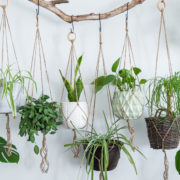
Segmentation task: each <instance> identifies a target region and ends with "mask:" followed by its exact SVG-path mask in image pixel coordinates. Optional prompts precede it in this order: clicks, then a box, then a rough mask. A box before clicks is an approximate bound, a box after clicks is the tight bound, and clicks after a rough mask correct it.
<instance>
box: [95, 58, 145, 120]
mask: <svg viewBox="0 0 180 180" xmlns="http://www.w3.org/2000/svg"><path fill="white" fill-rule="evenodd" d="M119 63H120V58H119V59H118V60H116V61H115V63H114V64H113V65H112V73H113V74H110V75H107V76H100V77H98V78H97V79H96V80H95V81H94V82H93V84H94V85H95V91H96V93H97V92H98V91H100V90H101V89H102V88H103V87H104V86H106V85H108V84H112V85H113V86H115V92H114V96H113V100H112V109H113V112H114V114H115V115H116V116H117V117H118V118H119V119H125V120H130V119H138V118H140V117H141V116H142V114H143V111H144V98H143V95H142V92H141V89H140V86H141V85H143V84H145V83H146V79H141V80H140V81H139V80H138V75H139V74H140V73H141V69H139V68H137V67H132V68H131V69H125V68H124V69H120V70H118V67H119Z"/></svg>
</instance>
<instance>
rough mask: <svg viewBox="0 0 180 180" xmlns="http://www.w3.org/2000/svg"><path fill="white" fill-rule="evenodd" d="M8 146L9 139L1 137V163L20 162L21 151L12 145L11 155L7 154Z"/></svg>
mask: <svg viewBox="0 0 180 180" xmlns="http://www.w3.org/2000/svg"><path fill="white" fill-rule="evenodd" d="M7 152H8V146H7V141H6V140H5V139H4V138H2V137H0V162H1V163H18V162H19V153H18V152H17V148H16V146H15V145H12V151H11V156H8V155H7Z"/></svg>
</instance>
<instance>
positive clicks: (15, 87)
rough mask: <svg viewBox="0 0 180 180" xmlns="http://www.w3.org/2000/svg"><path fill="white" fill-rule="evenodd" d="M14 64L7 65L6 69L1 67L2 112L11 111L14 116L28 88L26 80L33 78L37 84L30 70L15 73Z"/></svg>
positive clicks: (0, 103) (0, 106) (0, 107)
mask: <svg viewBox="0 0 180 180" xmlns="http://www.w3.org/2000/svg"><path fill="white" fill-rule="evenodd" d="M11 67H12V66H7V68H6V70H5V71H3V70H2V69H0V78H1V80H0V93H1V100H0V112H1V113H10V112H12V114H13V117H14V118H15V117H16V109H17V108H18V107H19V106H20V105H21V103H22V102H21V93H22V92H25V94H26V96H28V95H27V90H26V88H25V81H26V80H31V81H32V82H33V83H34V85H35V86H36V83H35V81H34V80H33V78H32V75H31V73H30V72H27V74H23V72H20V71H17V72H15V73H14V71H13V69H12V68H11Z"/></svg>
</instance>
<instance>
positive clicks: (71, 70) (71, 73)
mask: <svg viewBox="0 0 180 180" xmlns="http://www.w3.org/2000/svg"><path fill="white" fill-rule="evenodd" d="M71 19H72V29H71V31H70V32H69V33H68V36H67V38H68V40H69V41H70V43H71V47H70V53H69V58H68V62H67V66H66V70H65V76H64V78H65V80H68V81H69V82H70V84H71V85H72V86H73V85H74V87H77V85H76V84H75V82H73V81H74V77H75V71H76V64H77V63H78V58H77V55H76V50H75V46H74V43H75V40H76V33H75V32H74V23H73V16H71ZM77 73H79V78H80V80H81V81H82V83H83V79H82V74H81V70H80V66H79V68H78V72H77ZM83 84H84V83H83ZM83 86H84V85H83ZM65 87H66V81H64V83H63V89H62V94H61V99H60V103H61V104H62V106H63V97H64V91H65ZM82 93H83V94H84V98H85V103H86V104H87V107H88V99H87V94H86V91H85V87H83V90H82ZM76 100H77V102H73V103H77V104H76V105H75V106H74V107H73V108H72V109H71V110H70V112H69V111H68V112H69V114H65V113H64V111H62V114H63V118H64V121H65V125H66V127H67V128H71V129H72V131H73V134H74V137H73V141H75V140H76V139H77V133H76V128H77V127H76V125H75V124H73V122H72V121H71V116H73V114H74V113H75V111H76V110H77V109H79V113H81V114H82V116H83V118H84V120H83V121H84V122H85V123H84V126H83V127H81V128H80V129H83V128H85V127H86V126H87V124H88V119H89V110H88V108H87V110H88V112H86V111H85V109H84V108H83V107H82V105H81V102H80V99H79V98H78V92H77V88H76ZM62 108H63V107H62ZM69 121H70V122H69ZM77 121H79V120H78V119H77ZM77 121H76V122H77ZM71 126H73V127H71ZM77 129H78V128H77ZM71 149H72V152H73V154H74V158H77V157H78V156H79V153H80V146H73V147H72V148H71Z"/></svg>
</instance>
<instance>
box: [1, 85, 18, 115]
mask: <svg viewBox="0 0 180 180" xmlns="http://www.w3.org/2000/svg"><path fill="white" fill-rule="evenodd" d="M13 88H14V89H13V98H14V102H15V106H16V109H17V108H18V107H19V106H20V105H21V85H20V84H18V83H15V84H14V87H13ZM2 90H3V87H2V86H1V87H0V96H1V95H2ZM8 100H9V97H8ZM9 101H10V100H9ZM11 112H12V110H11V108H10V107H9V105H8V102H7V99H6V97H5V96H4V97H3V99H2V98H1V97H0V113H11Z"/></svg>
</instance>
